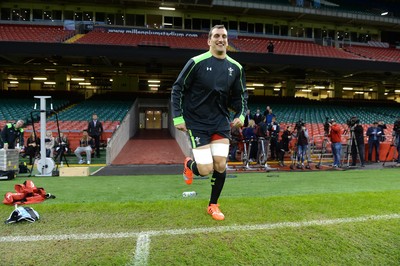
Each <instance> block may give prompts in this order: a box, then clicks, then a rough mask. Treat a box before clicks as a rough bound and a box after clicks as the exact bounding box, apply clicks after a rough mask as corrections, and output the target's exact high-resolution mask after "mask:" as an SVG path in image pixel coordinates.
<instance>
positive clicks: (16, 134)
mask: <svg viewBox="0 0 400 266" xmlns="http://www.w3.org/2000/svg"><path fill="white" fill-rule="evenodd" d="M23 126H24V120H18V121H17V122H16V123H7V124H6V125H5V126H4V128H3V130H2V131H1V142H0V146H1V147H0V148H4V149H15V148H17V147H20V148H21V149H22V148H23V147H24V129H23Z"/></svg>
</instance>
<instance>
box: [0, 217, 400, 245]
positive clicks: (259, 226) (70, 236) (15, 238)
mask: <svg viewBox="0 0 400 266" xmlns="http://www.w3.org/2000/svg"><path fill="white" fill-rule="evenodd" d="M391 219H400V214H397V213H394V214H387V215H370V216H361V217H349V218H338V219H329V220H311V221H304V222H282V223H272V224H271V223H270V224H255V225H231V226H215V227H202V228H193V229H172V230H159V231H143V232H125V233H123V232H121V233H93V234H62V235H33V236H2V237H0V243H3V242H26V241H51V240H89V239H112V238H139V236H142V238H144V236H145V235H148V236H149V237H151V236H161V235H186V234H200V233H221V232H231V231H252V230H266V229H275V228H286V227H306V226H313V225H332V224H341V223H353V222H366V221H369V220H391ZM140 239H141V238H140Z"/></svg>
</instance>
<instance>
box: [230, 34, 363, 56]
mask: <svg viewBox="0 0 400 266" xmlns="http://www.w3.org/2000/svg"><path fill="white" fill-rule="evenodd" d="M269 41H272V42H273V43H274V46H275V50H274V53H276V54H290V55H304V56H316V57H333V58H344V59H365V58H363V57H362V56H358V55H356V54H352V53H348V52H344V51H343V50H341V49H336V48H334V47H328V46H321V45H318V44H316V43H314V42H312V41H291V40H282V39H267V38H252V37H239V38H237V39H232V40H230V42H231V43H232V44H233V45H234V47H235V48H236V49H237V50H238V51H241V52H250V53H267V45H268V42H269Z"/></svg>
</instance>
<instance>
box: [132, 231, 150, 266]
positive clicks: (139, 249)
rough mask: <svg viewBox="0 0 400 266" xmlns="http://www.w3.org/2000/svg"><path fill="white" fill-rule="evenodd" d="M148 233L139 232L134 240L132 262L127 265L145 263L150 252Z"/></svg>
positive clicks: (137, 265)
mask: <svg viewBox="0 0 400 266" xmlns="http://www.w3.org/2000/svg"><path fill="white" fill-rule="evenodd" d="M150 241H151V240H150V235H149V234H146V233H142V234H139V236H138V238H137V241H136V252H135V257H134V259H133V264H128V265H135V266H140V265H147V259H148V258H149V254H150Z"/></svg>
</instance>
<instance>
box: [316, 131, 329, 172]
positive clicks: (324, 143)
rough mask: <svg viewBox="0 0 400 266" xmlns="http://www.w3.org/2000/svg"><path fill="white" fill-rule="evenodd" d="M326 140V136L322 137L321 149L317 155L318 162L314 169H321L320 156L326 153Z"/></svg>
mask: <svg viewBox="0 0 400 266" xmlns="http://www.w3.org/2000/svg"><path fill="white" fill-rule="evenodd" d="M328 141H329V140H328V138H327V137H326V135H325V136H324V140H323V141H322V147H321V153H320V154H319V162H318V164H317V165H316V166H315V168H317V169H320V168H321V163H322V155H323V154H324V152H326V146H327V144H328Z"/></svg>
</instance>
